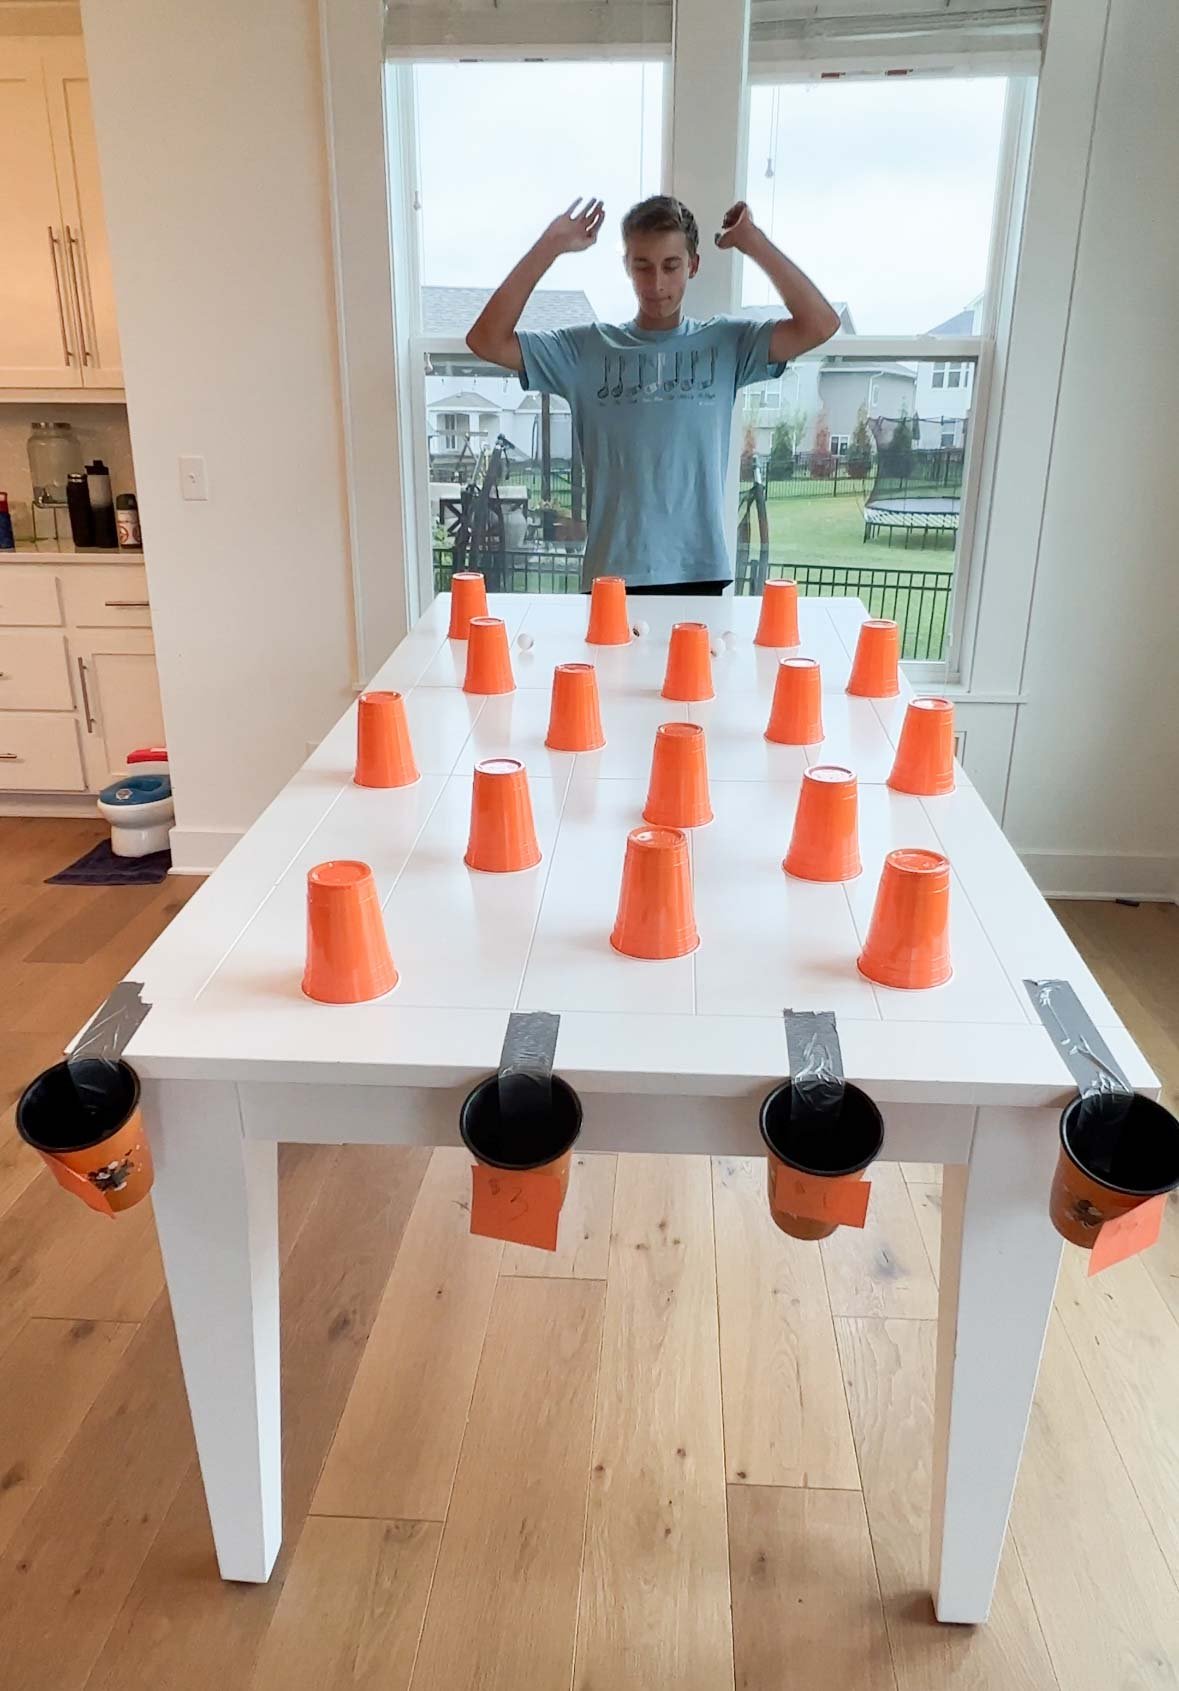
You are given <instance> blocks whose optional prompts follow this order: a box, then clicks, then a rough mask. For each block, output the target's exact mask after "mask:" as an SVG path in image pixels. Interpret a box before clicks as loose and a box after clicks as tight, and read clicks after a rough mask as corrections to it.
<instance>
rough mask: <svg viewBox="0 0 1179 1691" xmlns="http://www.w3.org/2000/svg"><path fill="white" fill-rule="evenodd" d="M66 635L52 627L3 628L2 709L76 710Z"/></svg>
mask: <svg viewBox="0 0 1179 1691" xmlns="http://www.w3.org/2000/svg"><path fill="white" fill-rule="evenodd" d="M73 708H74V694H73V689H72V688H71V687H70V666H69V658H68V655H67V653H66V637H65V635H64V634H58V633H57V631H56V630H55V629H51V628H0V710H73Z"/></svg>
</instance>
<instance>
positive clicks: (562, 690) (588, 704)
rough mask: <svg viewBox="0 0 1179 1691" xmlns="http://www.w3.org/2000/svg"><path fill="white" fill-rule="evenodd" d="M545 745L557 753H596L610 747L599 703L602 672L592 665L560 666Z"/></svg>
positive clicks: (556, 671) (558, 666)
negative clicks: (600, 673)
mask: <svg viewBox="0 0 1179 1691" xmlns="http://www.w3.org/2000/svg"><path fill="white" fill-rule="evenodd" d="M544 743H545V745H546V746H547V747H548V748H549V750H550V751H554V752H596V751H597V750H598V748H599V747H600V746H604V745H605V744H606V736H605V734H604V733H603V732H602V712H601V707H600V705H599V703H598V672H597V670H596V669H595V668H594V666H593V664H592V663H559V664H558V665H557V667H556V669H554V671H553V697H552V703H551V705H550V707H549V731H548V733H547V734H546V735H545V741H544Z"/></svg>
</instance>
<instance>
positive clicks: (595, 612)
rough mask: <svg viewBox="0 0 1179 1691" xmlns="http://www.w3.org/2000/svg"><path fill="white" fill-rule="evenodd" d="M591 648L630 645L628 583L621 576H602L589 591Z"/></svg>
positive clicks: (589, 641)
mask: <svg viewBox="0 0 1179 1691" xmlns="http://www.w3.org/2000/svg"><path fill="white" fill-rule="evenodd" d="M585 639H586V644H587V645H589V646H625V645H628V644H629V642H630V621H629V619H628V616H627V609H626V581H625V579H624V577H622V576H620V575H599V576H597V577H596V578H595V580H594V583H593V585H592V587H591V588H590V614H589V628H588V630H587V631H586V636H585Z"/></svg>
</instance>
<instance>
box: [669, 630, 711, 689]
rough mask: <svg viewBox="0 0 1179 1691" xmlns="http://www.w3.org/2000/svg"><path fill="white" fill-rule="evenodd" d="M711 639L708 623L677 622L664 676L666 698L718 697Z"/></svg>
mask: <svg viewBox="0 0 1179 1691" xmlns="http://www.w3.org/2000/svg"><path fill="white" fill-rule="evenodd" d="M709 641H710V635H709V632H708V625H707V623H703V622H677V623H675V624H674V625H673V627H672V630H671V640H670V642H669V644H668V648H667V672H666V674H665V675H664V677H663V697H664V698H665V699H680V700H687V701H692V700H699V699H711V698H713V697H714V694H713V690H712V652H711V650H710V647H709Z"/></svg>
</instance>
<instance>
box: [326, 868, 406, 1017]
mask: <svg viewBox="0 0 1179 1691" xmlns="http://www.w3.org/2000/svg"><path fill="white" fill-rule="evenodd" d="M396 985H397V970H396V968H395V967H394V965H393V958H392V956H391V954H390V951H389V941H388V939H387V938H386V936H385V923H384V920H383V918H382V915H381V903H380V899H379V898H378V897H377V884H376V882H375V880H374V879H373V872H372V870H371V869H370V868H369V866H368V864H367V863H356V862H353V861H350V860H343V861H336V862H332V863H317V864H316V866H315V868H314V869H311V870H309V871H308V873H307V967H306V969H305V971H304V974H303V991H304V992H305V993H306V994H307V996H308V998H315V999H318V1000H319V1002H320V1003H321V1004H363V1003H365V1002H366V1001H367V1000H368V999H370V998H380V997H382V995H383V994H384V993H386V992H389V991H391V990H392V988H393V987H395V986H396Z"/></svg>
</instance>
